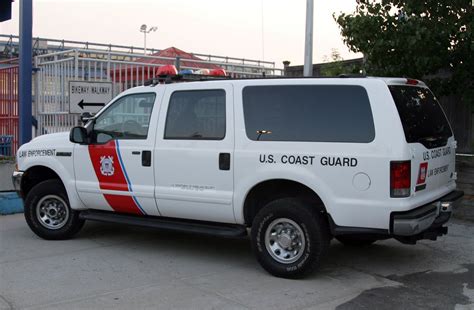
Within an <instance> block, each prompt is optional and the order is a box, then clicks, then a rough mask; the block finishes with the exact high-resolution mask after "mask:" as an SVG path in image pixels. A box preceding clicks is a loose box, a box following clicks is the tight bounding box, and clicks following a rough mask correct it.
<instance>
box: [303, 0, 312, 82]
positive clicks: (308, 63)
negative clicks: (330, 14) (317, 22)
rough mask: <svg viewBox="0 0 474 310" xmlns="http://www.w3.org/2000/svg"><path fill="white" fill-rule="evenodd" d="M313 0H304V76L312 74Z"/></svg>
mask: <svg viewBox="0 0 474 310" xmlns="http://www.w3.org/2000/svg"><path fill="white" fill-rule="evenodd" d="M313 11H314V5H313V0H307V1H306V35H305V42H304V70H303V74H304V76H312V75H313Z"/></svg>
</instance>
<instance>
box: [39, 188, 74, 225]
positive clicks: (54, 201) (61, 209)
mask: <svg viewBox="0 0 474 310" xmlns="http://www.w3.org/2000/svg"><path fill="white" fill-rule="evenodd" d="M36 218H37V219H38V221H39V222H40V224H41V225H42V226H43V227H45V228H47V229H53V230H56V229H60V228H61V227H63V226H64V225H66V222H67V220H68V218H69V208H68V207H67V204H66V202H65V201H64V200H63V199H62V198H61V197H59V196H56V195H47V196H44V197H43V198H41V199H40V201H38V203H37V204H36Z"/></svg>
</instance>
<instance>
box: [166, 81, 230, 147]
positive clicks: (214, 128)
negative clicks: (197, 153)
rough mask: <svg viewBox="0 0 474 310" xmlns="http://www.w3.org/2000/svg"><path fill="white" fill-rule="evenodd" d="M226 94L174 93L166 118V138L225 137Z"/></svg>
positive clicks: (210, 91) (198, 138) (222, 92)
mask: <svg viewBox="0 0 474 310" xmlns="http://www.w3.org/2000/svg"><path fill="white" fill-rule="evenodd" d="M225 111H226V109H225V91H224V90H222V89H217V90H192V91H176V92H174V93H173V94H172V95H171V98H170V103H169V106H168V114H167V116H166V128H165V135H164V138H165V139H181V140H222V139H224V137H225V127H226V119H225Z"/></svg>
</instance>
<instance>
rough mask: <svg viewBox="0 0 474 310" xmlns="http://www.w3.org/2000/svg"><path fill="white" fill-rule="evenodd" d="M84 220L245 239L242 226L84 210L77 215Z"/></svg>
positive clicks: (245, 234) (245, 232) (245, 230)
mask: <svg viewBox="0 0 474 310" xmlns="http://www.w3.org/2000/svg"><path fill="white" fill-rule="evenodd" d="M79 218H81V219H84V220H91V221H99V222H108V223H119V224H128V225H135V226H141V227H150V228H157V229H161V230H169V231H181V232H186V233H192V234H201V235H211V236H219V237H233V238H236V237H245V236H247V229H246V228H245V226H242V225H233V224H218V223H212V222H202V221H190V220H181V219H175V218H166V217H157V216H135V215H130V214H121V213H115V212H107V211H96V210H85V211H82V212H81V213H79Z"/></svg>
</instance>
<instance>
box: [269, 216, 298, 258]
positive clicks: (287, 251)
mask: <svg viewBox="0 0 474 310" xmlns="http://www.w3.org/2000/svg"><path fill="white" fill-rule="evenodd" d="M305 246H306V239H305V235H304V232H303V229H301V227H300V225H298V224H296V222H295V221H292V220H290V219H287V218H279V219H276V220H274V221H273V222H271V223H270V225H268V227H267V230H266V232H265V247H266V249H267V251H268V253H269V254H270V255H271V257H272V258H273V259H275V260H276V261H278V262H280V263H282V264H291V263H294V262H296V261H297V260H298V259H299V258H300V257H301V256H302V255H303V252H304V249H305Z"/></svg>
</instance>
